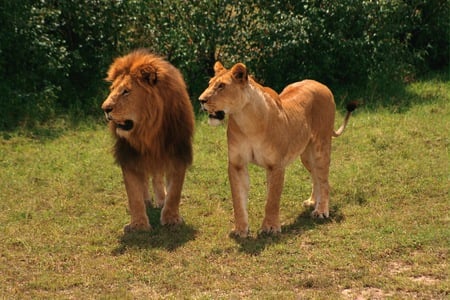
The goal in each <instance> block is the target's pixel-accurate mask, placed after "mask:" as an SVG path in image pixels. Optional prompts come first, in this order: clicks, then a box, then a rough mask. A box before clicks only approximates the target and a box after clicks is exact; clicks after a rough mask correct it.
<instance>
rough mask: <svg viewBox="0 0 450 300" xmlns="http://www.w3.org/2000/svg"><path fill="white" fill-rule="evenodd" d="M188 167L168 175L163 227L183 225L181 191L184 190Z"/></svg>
mask: <svg viewBox="0 0 450 300" xmlns="http://www.w3.org/2000/svg"><path fill="white" fill-rule="evenodd" d="M185 174H186V166H178V167H177V168H175V170H171V171H169V172H168V173H167V196H166V201H165V202H164V207H163V209H162V211H161V224H162V225H176V224H181V223H183V219H182V218H181V216H180V211H179V206H180V201H181V190H182V188H183V183H184V176H185Z"/></svg>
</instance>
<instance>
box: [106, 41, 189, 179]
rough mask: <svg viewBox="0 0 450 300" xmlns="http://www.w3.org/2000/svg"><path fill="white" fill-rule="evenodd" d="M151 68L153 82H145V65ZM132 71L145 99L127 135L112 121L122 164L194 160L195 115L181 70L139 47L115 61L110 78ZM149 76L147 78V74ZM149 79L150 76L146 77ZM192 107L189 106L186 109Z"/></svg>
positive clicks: (162, 167)
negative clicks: (123, 134)
mask: <svg viewBox="0 0 450 300" xmlns="http://www.w3.org/2000/svg"><path fill="white" fill-rule="evenodd" d="M144 68H145V70H148V69H149V68H150V69H151V70H152V72H154V74H153V73H151V75H154V77H152V80H153V81H152V82H151V83H150V84H143V83H142V82H144V81H143V80H142V78H141V77H142V76H143V75H142V74H143V73H144V72H143V69H144ZM125 75H129V76H130V77H131V78H132V80H135V81H139V82H140V84H139V86H142V88H143V89H144V90H145V91H146V97H144V98H142V99H141V101H144V102H145V103H143V104H142V107H144V108H145V109H139V111H138V112H137V113H139V114H141V115H140V120H141V121H140V122H139V124H138V125H137V126H139V127H137V128H135V129H134V130H133V131H132V132H131V133H130V136H129V137H127V138H126V139H125V138H122V137H119V136H117V134H116V133H115V132H116V128H115V124H114V123H112V124H110V127H111V131H112V132H113V134H114V136H115V137H116V143H115V147H114V154H115V158H116V161H117V162H118V163H119V164H120V165H122V166H124V165H125V166H130V167H133V168H142V167H145V168H151V170H147V171H150V172H152V171H153V170H156V169H158V170H165V169H167V168H169V167H171V166H168V165H166V164H167V163H171V164H172V163H173V162H174V161H177V162H178V163H183V164H185V165H186V166H187V165H190V164H191V163H192V157H193V155H192V135H193V128H194V116H193V112H192V106H191V103H190V100H189V96H188V94H187V91H186V85H185V83H184V80H183V77H182V75H181V73H180V72H179V71H178V69H176V68H175V67H173V66H172V65H171V64H170V63H168V62H167V61H165V60H164V59H162V58H161V57H158V56H156V55H153V54H151V53H149V52H147V51H146V50H142V49H141V50H137V51H135V52H132V53H130V54H129V55H127V56H124V57H121V58H118V59H116V60H115V61H114V63H113V64H112V66H111V67H110V69H109V71H108V76H107V80H108V81H114V80H115V79H116V78H118V77H119V76H125ZM145 79H146V78H145ZM147 80H148V79H147ZM187 107H189V109H187Z"/></svg>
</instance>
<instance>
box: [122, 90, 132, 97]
mask: <svg viewBox="0 0 450 300" xmlns="http://www.w3.org/2000/svg"><path fill="white" fill-rule="evenodd" d="M129 93H130V90H127V89H124V90H123V91H122V96H127V95H128V94H129Z"/></svg>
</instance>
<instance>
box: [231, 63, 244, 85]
mask: <svg viewBox="0 0 450 300" xmlns="http://www.w3.org/2000/svg"><path fill="white" fill-rule="evenodd" d="M231 74H233V78H234V79H235V80H237V81H238V82H241V83H244V82H246V81H247V79H248V73H247V67H246V66H245V65H244V64H242V63H237V64H235V65H234V66H233V68H232V69H231Z"/></svg>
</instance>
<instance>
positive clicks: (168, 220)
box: [161, 215, 183, 225]
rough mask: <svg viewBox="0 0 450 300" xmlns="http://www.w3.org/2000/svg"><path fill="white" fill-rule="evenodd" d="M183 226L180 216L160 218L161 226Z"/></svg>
mask: <svg viewBox="0 0 450 300" xmlns="http://www.w3.org/2000/svg"><path fill="white" fill-rule="evenodd" d="M179 224H183V218H182V217H181V216H180V215H171V216H164V215H163V216H161V225H179Z"/></svg>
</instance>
